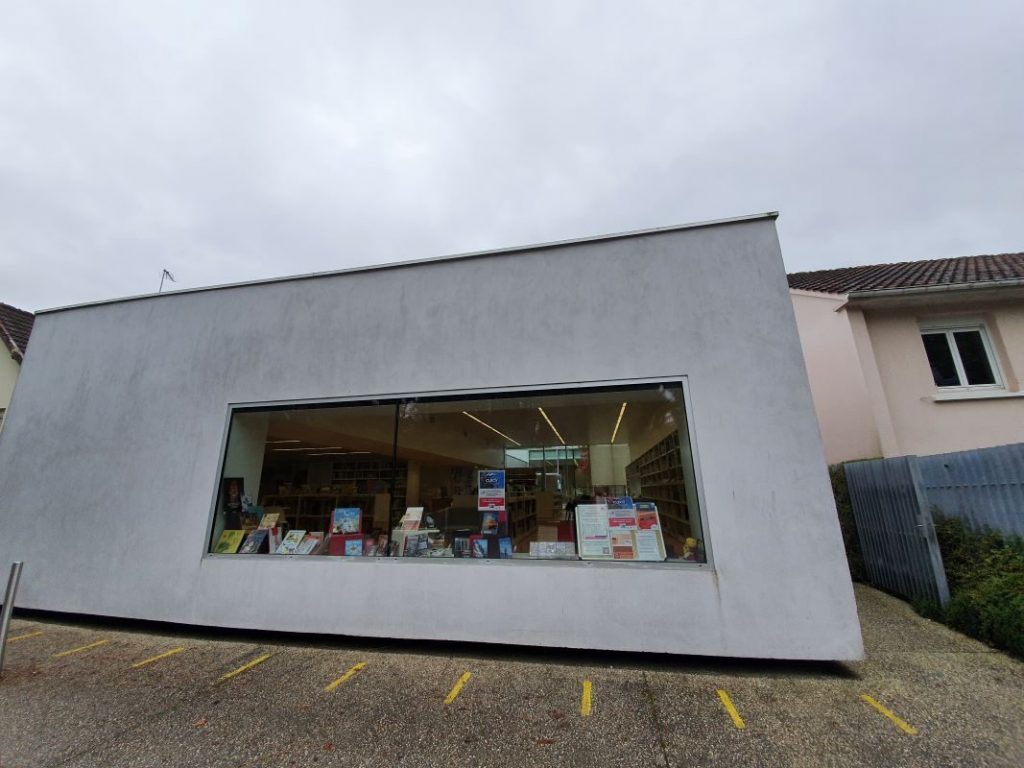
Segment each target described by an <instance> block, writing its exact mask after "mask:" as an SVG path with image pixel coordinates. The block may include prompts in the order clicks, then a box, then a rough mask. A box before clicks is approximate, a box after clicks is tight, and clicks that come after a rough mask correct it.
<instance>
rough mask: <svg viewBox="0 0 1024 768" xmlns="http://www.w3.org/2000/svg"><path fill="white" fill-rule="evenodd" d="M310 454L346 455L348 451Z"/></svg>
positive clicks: (314, 454) (312, 454)
mask: <svg viewBox="0 0 1024 768" xmlns="http://www.w3.org/2000/svg"><path fill="white" fill-rule="evenodd" d="M309 455H310V456H348V451H341V452H331V453H311V454H309Z"/></svg>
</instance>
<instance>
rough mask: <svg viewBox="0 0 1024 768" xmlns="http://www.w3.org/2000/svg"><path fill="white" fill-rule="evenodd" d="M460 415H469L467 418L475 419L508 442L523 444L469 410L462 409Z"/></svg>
mask: <svg viewBox="0 0 1024 768" xmlns="http://www.w3.org/2000/svg"><path fill="white" fill-rule="evenodd" d="M462 415H463V416H468V417H469V418H471V419H472V420H473V421H475V422H476V423H477V424H479V425H481V426H483V427H487V429H489V430H491V432H494V433H495V434H498V435H501V436H502V437H504V438H505V439H506V440H508V441H509V442H510V443H512V444H513V445H518V446H520V447H522V445H523V444H522V443H520V442H518V441H516V440H513V439H512V438H511V437H509V436H508V435H506V434H505V433H504V432H502V431H500V430H497V429H495V428H494V427H492V426H491V425H490V424H488V423H487V422H486V421H484V420H483V419H478V418H477V417H476V416H474V415H473V414H472V413H470V412H469V411H463V412H462Z"/></svg>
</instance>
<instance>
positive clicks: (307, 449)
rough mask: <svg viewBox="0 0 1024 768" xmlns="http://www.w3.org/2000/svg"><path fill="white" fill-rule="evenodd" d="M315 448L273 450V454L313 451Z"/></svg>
mask: <svg viewBox="0 0 1024 768" xmlns="http://www.w3.org/2000/svg"><path fill="white" fill-rule="evenodd" d="M315 450H317V449H316V448H275V449H274V452H275V453H281V452H282V451H315Z"/></svg>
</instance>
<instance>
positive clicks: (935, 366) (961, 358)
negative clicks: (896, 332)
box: [921, 321, 1003, 390]
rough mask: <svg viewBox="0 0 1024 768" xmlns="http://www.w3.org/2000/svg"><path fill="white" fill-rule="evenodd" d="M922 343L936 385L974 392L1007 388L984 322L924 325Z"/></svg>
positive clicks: (942, 387) (922, 326) (922, 327)
mask: <svg viewBox="0 0 1024 768" xmlns="http://www.w3.org/2000/svg"><path fill="white" fill-rule="evenodd" d="M921 340H922V342H924V351H925V355H927V357H928V365H929V366H930V367H931V371H932V379H933V380H934V382H935V386H937V387H939V388H941V389H971V390H975V389H1002V388H1003V381H1002V376H1001V375H1000V373H999V364H998V362H997V360H996V356H995V353H994V352H993V350H992V342H991V340H990V338H989V334H988V329H987V328H986V327H985V324H984V323H982V322H978V321H973V322H971V321H967V322H945V323H928V324H922V325H921Z"/></svg>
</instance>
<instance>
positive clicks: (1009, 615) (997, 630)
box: [935, 518, 1024, 658]
mask: <svg viewBox="0 0 1024 768" xmlns="http://www.w3.org/2000/svg"><path fill="white" fill-rule="evenodd" d="M935 532H936V534H937V535H938V538H939V548H940V549H941V550H942V562H943V565H944V566H945V569H946V579H947V581H948V582H949V592H950V600H949V605H948V606H947V607H946V610H945V612H944V616H940V617H938V618H941V619H944V620H945V622H946V623H947V624H948V625H949V626H951V627H953V628H954V629H958V630H960V631H961V632H963V633H964V634H966V635H970V636H971V637H976V638H977V639H979V640H982V641H984V642H986V643H989V644H991V645H994V646H995V647H997V648H1001V649H1003V650H1005V651H1007V652H1009V653H1012V654H1013V655H1014V656H1017V657H1019V658H1024V539H1021V538H1020V537H1012V536H1004V535H1003V534H1001V533H999V532H996V531H986V532H984V533H976V532H974V531H971V530H970V529H968V528H967V527H966V526H964V524H963V523H962V522H961V521H960V520H958V519H955V518H947V519H938V520H936V522H935Z"/></svg>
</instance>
